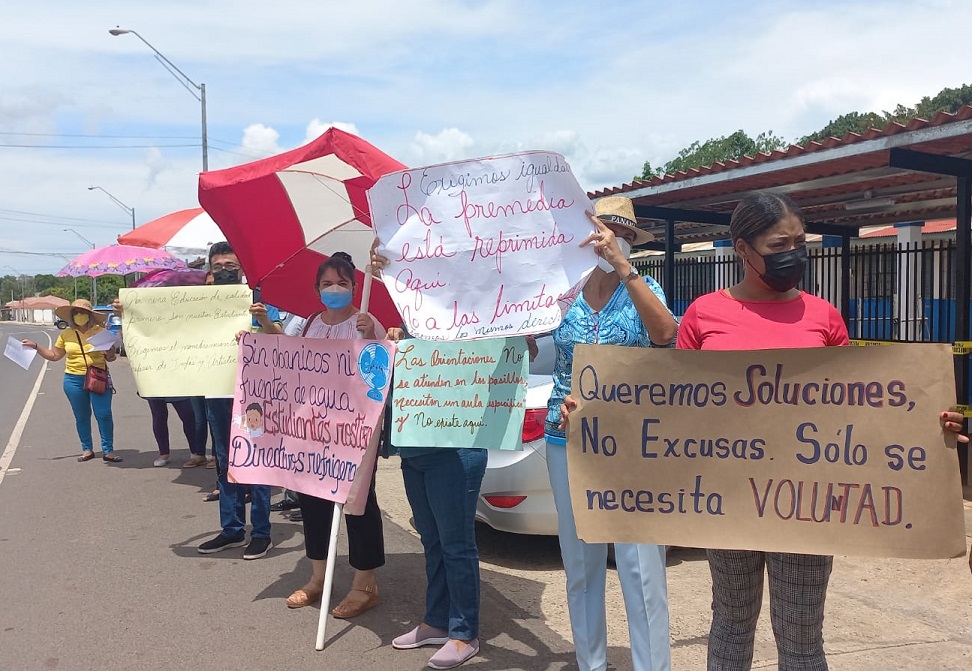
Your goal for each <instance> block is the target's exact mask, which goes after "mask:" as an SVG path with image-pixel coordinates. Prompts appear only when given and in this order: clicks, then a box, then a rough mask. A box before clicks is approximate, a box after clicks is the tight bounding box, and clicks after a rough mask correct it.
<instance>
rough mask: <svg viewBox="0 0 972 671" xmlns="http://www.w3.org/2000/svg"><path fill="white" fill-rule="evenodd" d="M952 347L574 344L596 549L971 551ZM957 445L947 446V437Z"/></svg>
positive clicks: (578, 446)
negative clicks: (947, 413) (624, 545)
mask: <svg viewBox="0 0 972 671" xmlns="http://www.w3.org/2000/svg"><path fill="white" fill-rule="evenodd" d="M952 379H953V378H952V356H951V353H950V350H949V348H948V346H947V345H925V344H910V345H898V346H896V347H868V348H857V347H826V348H816V349H792V350H763V351H752V352H706V351H701V352H700V351H681V350H678V351H670V350H660V349H659V350H655V349H636V348H628V347H608V346H590V345H579V346H578V347H577V349H576V350H575V358H574V368H573V380H572V382H573V384H572V389H571V395H572V397H573V398H575V399H577V400H578V402H579V407H578V408H577V410H576V411H574V412H571V415H570V421H569V431H568V448H567V451H568V465H569V472H570V488H571V501H572V503H573V507H574V517H575V520H576V522H577V531H578V534H579V536H580V537H581V538H583V539H584V540H586V541H591V542H607V541H617V542H648V543H658V544H665V545H682V546H689V547H707V548H723V549H750V550H767V551H778V552H800V553H809V554H848V555H874V556H893V557H911V558H936V557H958V556H961V555H962V554H963V553H964V551H965V534H964V529H963V511H962V490H961V483H960V478H959V472H958V467H957V461H956V454H955V451H954V449H952V448H954V437H951V436H943V433H944V430H943V429H942V427H941V425H940V420H939V415H940V413H941V411H942V410H945V409H946V408H948V407H949V406H950V405H951V404H952V403H953V402H954V387H953V383H952ZM947 442H951V443H952V444H951V446H947V445H946V443H947Z"/></svg>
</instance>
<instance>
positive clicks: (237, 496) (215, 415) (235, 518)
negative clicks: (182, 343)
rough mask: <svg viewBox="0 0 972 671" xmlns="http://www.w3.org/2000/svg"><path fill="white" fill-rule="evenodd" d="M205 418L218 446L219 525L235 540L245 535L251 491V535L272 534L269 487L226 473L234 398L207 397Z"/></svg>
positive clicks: (265, 535)
mask: <svg viewBox="0 0 972 671" xmlns="http://www.w3.org/2000/svg"><path fill="white" fill-rule="evenodd" d="M206 418H207V419H208V420H209V427H210V429H211V430H212V433H213V447H214V448H215V450H216V472H217V476H218V477H217V479H216V482H217V487H218V488H219V525H220V526H221V527H222V528H223V532H222V533H223V535H224V536H226V537H227V538H232V539H234V540H236V539H240V538H243V537H244V536H245V535H246V492H247V491H248V490H249V492H250V524H252V525H253V531H252V532H251V533H250V537H251V538H270V487H269V486H267V485H238V484H236V483H235V482H230V481H229V480H228V479H227V477H226V475H227V473H228V470H227V468H228V466H229V438H230V424H232V422H233V399H231V398H207V399H206Z"/></svg>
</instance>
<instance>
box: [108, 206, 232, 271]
mask: <svg viewBox="0 0 972 671" xmlns="http://www.w3.org/2000/svg"><path fill="white" fill-rule="evenodd" d="M225 239H226V236H225V235H223V232H222V231H221V230H219V226H217V225H216V222H215V221H213V218H212V217H210V216H209V215H208V214H207V213H206V211H205V210H204V209H202V208H201V207H192V208H189V209H188V210H179V211H178V212H173V213H171V214H167V215H165V216H163V217H159V218H158V219H153V220H152V221H150V222H148V223H145V224H142V225H141V226H139V227H138V228H136V229H135V230H133V231H131V232H129V233H125V234H124V235H119V236H118V242H119V243H120V244H123V245H136V246H138V247H153V248H155V249H164V250H166V251H168V252H171V253H172V254H175V255H176V256H182V257H186V258H188V257H193V256H206V254H207V253H208V252H209V247H210V245H212V244H213V243H214V242H221V241H223V240H225Z"/></svg>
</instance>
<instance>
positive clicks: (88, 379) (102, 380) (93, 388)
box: [74, 331, 110, 394]
mask: <svg viewBox="0 0 972 671" xmlns="http://www.w3.org/2000/svg"><path fill="white" fill-rule="evenodd" d="M74 336H75V337H76V338H77V339H78V346H79V347H80V348H81V356H83V357H84V367H85V373H84V388H85V389H87V390H88V391H90V392H91V393H92V394H104V393H106V392H107V391H108V387H109V385H110V383H109V381H108V366H107V364H106V365H105V367H104V368H98V367H97V366H92V365H90V364H89V363H88V355H87V353H85V351H84V343H83V342H81V335H80V334H79V333H78V332H77V331H75V332H74Z"/></svg>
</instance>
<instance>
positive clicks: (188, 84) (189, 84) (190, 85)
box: [108, 26, 209, 172]
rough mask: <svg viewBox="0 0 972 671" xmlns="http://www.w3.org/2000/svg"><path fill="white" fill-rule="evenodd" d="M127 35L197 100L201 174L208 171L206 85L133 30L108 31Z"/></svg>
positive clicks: (112, 33)
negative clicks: (194, 79)
mask: <svg viewBox="0 0 972 671" xmlns="http://www.w3.org/2000/svg"><path fill="white" fill-rule="evenodd" d="M129 33H131V34H132V35H134V36H135V37H137V38H138V39H140V40H142V43H143V44H145V46H147V47H148V48H149V49H151V50H152V51H153V52H155V58H156V60H157V61H158V62H159V63H161V64H162V67H164V68H165V69H166V70H168V71H169V74H171V75H172V76H173V77H175V78H176V80H177V81H178V82H179V83H180V84H182V85H183V86H184V87H185V88H186V90H187V91H189V93H191V94H192V97H193V98H195V99H196V100H198V101H199V102H200V104H201V105H202V165H203V172H206V171H207V170H209V140H208V138H207V136H206V85H205V84H197V83H196V82H194V81H192V80H191V79H189V77H188V76H186V73H185V72H183V71H182V70H180V69H179V68H177V67H176V66H175V64H174V63H173V62H172V61H170V60H169V59H168V58H166V57H165V56H163V55H162V52H161V51H159V50H158V49H156V48H155V47H153V46H152V45H151V44H150V43H149V41H148V40H146V39H145V38H144V37H142V36H141V35H139V34H138V33H137V32H135V31H134V30H127V29H125V28H119V27H118V26H115V27H114V28H112V29H110V30H109V31H108V34H109V35H113V36H115V37H118V36H119V35H127V34H129ZM193 89H195V90H193ZM197 91H198V93H197Z"/></svg>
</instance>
